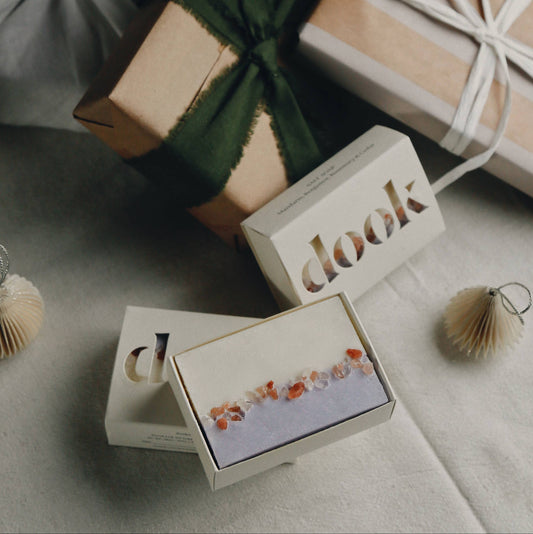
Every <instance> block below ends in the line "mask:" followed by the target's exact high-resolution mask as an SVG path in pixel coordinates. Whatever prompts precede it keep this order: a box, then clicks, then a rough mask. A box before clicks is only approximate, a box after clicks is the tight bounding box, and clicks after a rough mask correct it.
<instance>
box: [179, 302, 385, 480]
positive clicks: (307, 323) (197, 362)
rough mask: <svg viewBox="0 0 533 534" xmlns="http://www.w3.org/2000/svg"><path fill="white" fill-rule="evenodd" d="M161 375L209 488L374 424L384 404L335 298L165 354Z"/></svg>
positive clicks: (364, 349) (345, 309)
mask: <svg viewBox="0 0 533 534" xmlns="http://www.w3.org/2000/svg"><path fill="white" fill-rule="evenodd" d="M347 349H353V350H354V351H355V353H356V356H357V357H356V358H354V359H352V358H350V356H349V355H347V353H346V350H347ZM358 351H359V352H358ZM334 368H335V369H336V370H335V369H334ZM168 374H169V383H170V385H171V387H172V389H173V391H174V394H175V395H176V398H177V400H178V404H179V406H180V409H181V411H182V413H183V415H184V418H185V421H186V424H187V427H188V429H189V431H190V432H191V436H192V438H193V441H194V443H195V445H196V448H197V450H198V454H199V456H200V459H201V461H202V465H203V467H204V470H205V472H206V475H207V477H208V479H209V482H210V485H211V487H212V489H218V488H220V487H223V486H226V485H228V484H232V483H234V482H237V481H239V480H242V479H244V478H247V477H250V476H252V475H254V474H256V473H259V472H261V471H264V470H265V469H268V468H270V467H274V466H276V465H279V464H281V463H284V462H287V461H291V460H293V459H294V458H295V457H296V456H298V455H300V454H303V453H305V452H309V451H311V450H313V449H316V448H318V447H320V446H322V445H325V444H328V443H331V442H333V441H337V440H338V439H341V438H342V437H346V436H348V435H350V434H353V433H355V432H358V431H360V430H362V429H364V428H368V427H369V426H372V425H375V424H378V423H380V422H383V421H385V420H387V419H388V418H390V416H391V414H392V409H393V406H394V396H393V393H392V390H391V388H390V385H389V383H388V381H387V378H386V376H385V373H384V371H383V369H382V366H381V363H380V362H379V359H378V357H377V355H376V353H375V350H374V349H373V347H372V345H371V343H370V340H369V339H368V336H367V334H366V332H365V331H364V329H363V327H362V325H361V323H360V320H359V318H358V317H357V314H356V313H355V311H354V309H353V307H352V305H351V303H350V301H349V299H348V298H347V297H346V295H345V294H339V295H334V296H332V297H328V298H325V299H322V300H320V301H318V302H315V303H312V304H308V305H304V306H300V307H298V308H295V309H293V310H289V311H287V312H284V313H281V314H278V315H275V316H274V317H271V318H269V319H265V320H263V321H260V322H258V323H256V324H254V325H251V326H250V327H246V328H244V329H242V330H238V331H236V332H234V333H233V334H229V335H226V336H223V337H220V338H218V339H216V340H213V341H211V342H208V343H205V344H202V345H199V346H197V347H195V348H193V349H190V350H187V351H184V352H181V353H179V354H177V355H174V356H172V357H171V358H170V359H169V360H168ZM341 375H342V376H341Z"/></svg>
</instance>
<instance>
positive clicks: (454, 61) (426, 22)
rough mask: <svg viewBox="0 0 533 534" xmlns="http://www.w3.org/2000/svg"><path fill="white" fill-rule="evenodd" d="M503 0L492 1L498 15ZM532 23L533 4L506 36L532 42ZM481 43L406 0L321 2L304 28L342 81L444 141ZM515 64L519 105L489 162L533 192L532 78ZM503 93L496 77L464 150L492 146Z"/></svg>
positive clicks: (310, 47) (306, 43)
mask: <svg viewBox="0 0 533 534" xmlns="http://www.w3.org/2000/svg"><path fill="white" fill-rule="evenodd" d="M471 2H472V4H473V5H474V6H476V7H477V8H479V4H480V3H479V2H477V1H474V0H471ZM442 3H443V4H446V5H447V6H448V7H449V6H450V4H449V3H448V2H447V1H446V0H442ZM502 4H503V0H491V5H492V6H493V13H497V12H498V9H499V8H500V7H501V5H502ZM532 28H533V4H531V5H530V6H529V7H528V8H527V9H526V10H525V11H524V12H523V13H522V15H521V16H520V17H519V18H518V20H516V21H515V23H514V24H513V25H512V26H511V28H510V29H509V31H508V32H507V35H509V36H511V37H512V38H514V39H516V40H517V41H520V42H522V43H524V44H525V45H528V46H530V47H532V46H533V31H532ZM478 49H479V44H478V43H477V42H476V41H474V39H472V38H470V37H468V36H467V35H465V34H463V33H461V32H460V31H459V30H456V29H453V28H451V27H448V26H446V25H444V24H442V23H439V22H437V21H436V20H435V19H433V18H431V17H429V16H426V15H424V14H422V13H420V12H419V11H418V10H416V9H414V8H413V7H411V6H409V5H407V4H405V3H403V2H401V1H399V0H355V1H354V0H321V1H320V3H319V4H318V6H317V8H316V9H315V11H314V12H313V14H312V16H311V17H310V18H309V20H308V23H306V24H305V25H304V26H303V27H302V30H301V33H300V46H299V50H300V51H301V53H302V54H304V55H305V56H307V57H309V58H311V59H312V60H313V62H315V63H316V64H317V65H319V66H320V68H321V69H322V70H323V71H324V72H325V73H326V74H327V75H329V76H330V77H331V78H332V79H334V80H336V81H337V82H338V83H339V84H341V85H342V86H344V87H345V88H347V89H348V90H350V91H352V92H353V93H355V94H357V95H358V96H360V97H361V98H363V99H364V100H367V101H368V102H370V103H371V104H373V105H374V106H376V107H377V108H379V109H381V110H383V111H385V112H386V113H388V114H389V115H391V116H392V117H394V118H396V119H398V120H400V121H402V122H403V123H405V124H406V125H408V126H410V127H412V128H414V129H416V130H417V131H419V132H421V133H423V134H424V135H426V136H427V137H429V138H431V139H433V140H434V141H437V142H439V141H440V140H441V139H443V137H444V135H445V134H446V132H447V131H448V129H449V127H450V125H451V123H452V119H453V116H454V113H455V110H456V108H457V106H458V103H459V100H460V98H461V94H462V91H463V88H464V86H465V83H466V80H467V78H468V74H469V71H470V67H471V65H472V63H473V61H474V58H475V56H476V54H477V51H478ZM509 67H510V71H511V72H510V75H511V80H512V87H513V91H512V102H513V105H512V110H511V114H510V118H509V122H508V125H507V128H506V132H505V137H504V138H503V139H502V141H501V143H500V145H499V147H498V149H497V151H496V153H495V154H494V155H493V156H492V158H491V159H490V160H489V161H488V163H486V164H485V166H484V168H485V169H486V170H488V171H489V172H491V173H493V174H494V175H496V176H498V177H499V178H501V179H502V180H505V181H506V182H508V183H509V184H511V185H513V186H514V187H516V188H517V189H520V190H521V191H523V192H525V193H527V194H529V195H530V196H533V128H531V124H533V80H531V78H529V77H527V75H526V74H525V73H524V72H522V71H521V70H520V69H519V68H516V67H515V66H514V65H513V64H512V63H511V62H509ZM497 77H498V76H497ZM504 96H505V85H504V84H503V79H502V78H501V79H500V80H498V79H496V80H495V81H493V83H492V87H491V90H490V93H489V96H488V100H487V103H486V106H485V108H484V111H483V114H482V116H481V121H480V124H479V126H478V128H477V131H476V134H475V137H474V140H473V142H472V143H471V144H470V146H469V147H468V149H467V150H466V152H465V154H464V156H466V157H471V156H473V155H474V154H477V153H479V152H481V151H482V150H483V149H485V148H487V147H488V146H489V145H490V143H491V141H492V138H493V135H494V131H495V129H496V127H497V124H498V121H499V118H500V115H501V112H502V108H503V102H504Z"/></svg>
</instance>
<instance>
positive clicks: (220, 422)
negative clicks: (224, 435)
mask: <svg viewBox="0 0 533 534" xmlns="http://www.w3.org/2000/svg"><path fill="white" fill-rule="evenodd" d="M217 426H218V428H220V430H226V428H228V420H227V419H226V418H225V417H221V418H220V419H217Z"/></svg>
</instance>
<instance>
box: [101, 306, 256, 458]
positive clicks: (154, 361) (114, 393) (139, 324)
mask: <svg viewBox="0 0 533 534" xmlns="http://www.w3.org/2000/svg"><path fill="white" fill-rule="evenodd" d="M258 320H259V319H252V318H245V317H233V316H227V315H215V314H207V313H195V312H186V311H173V310H161V309H153V308H143V307H137V306H128V307H127V308H126V313H125V316H124V321H123V325H122V332H121V335H120V340H119V343H118V348H117V353H116V358H115V365H114V368H113V375H112V378H111V386H110V391H109V397H108V403H107V410H106V415H105V429H106V433H107V438H108V442H109V444H110V445H122V446H127V447H142V448H147V449H158V450H168V451H178V452H196V449H195V447H194V444H193V441H192V438H191V436H190V432H189V430H188V429H187V427H186V425H185V420H184V418H183V416H182V414H181V412H180V410H179V408H178V405H177V403H176V399H175V397H174V395H173V394H172V391H171V389H170V386H169V384H168V381H167V376H166V367H165V365H164V364H165V360H166V358H167V356H168V355H171V354H175V353H177V352H181V351H183V350H186V349H187V348H189V347H192V346H194V345H198V344H199V343H203V342H205V341H208V340H209V339H212V338H215V337H217V336H221V335H224V334H226V333H228V332H232V331H234V330H236V329H238V328H243V327H245V326H248V325H250V324H252V323H254V322H257V321H258Z"/></svg>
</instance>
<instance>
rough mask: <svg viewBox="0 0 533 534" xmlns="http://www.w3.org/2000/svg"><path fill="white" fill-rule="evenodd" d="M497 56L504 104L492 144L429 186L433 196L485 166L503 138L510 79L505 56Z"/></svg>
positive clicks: (508, 108)
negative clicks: (502, 77)
mask: <svg viewBox="0 0 533 534" xmlns="http://www.w3.org/2000/svg"><path fill="white" fill-rule="evenodd" d="M498 56H499V61H500V62H501V64H502V67H503V70H504V73H505V79H506V87H505V102H504V106H503V112H502V116H501V118H500V122H499V123H498V126H497V128H496V131H495V132H494V137H493V139H492V143H491V144H490V146H489V148H487V150H485V151H484V152H481V153H480V154H477V155H476V156H474V157H472V158H470V159H467V160H466V161H464V162H463V163H461V164H460V165H458V166H457V167H455V168H453V169H452V170H451V171H448V172H447V173H446V174H444V175H443V176H441V177H440V178H438V179H437V181H435V182H434V183H433V184H432V186H431V189H432V190H433V193H434V194H435V195H436V194H437V193H439V192H440V191H442V190H443V189H444V188H446V187H448V186H449V185H451V184H452V183H453V182H455V181H456V180H458V179H459V178H461V176H463V175H464V174H466V173H467V172H470V171H473V170H474V169H477V168H479V167H482V166H483V165H485V163H487V161H489V159H490V158H491V157H492V155H493V154H494V152H496V149H497V148H498V145H499V144H500V141H501V140H502V138H503V135H504V133H505V128H506V127H507V122H508V121H509V116H510V115H511V78H510V76H509V69H508V66H507V62H506V60H505V56H503V55H501V53H498Z"/></svg>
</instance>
